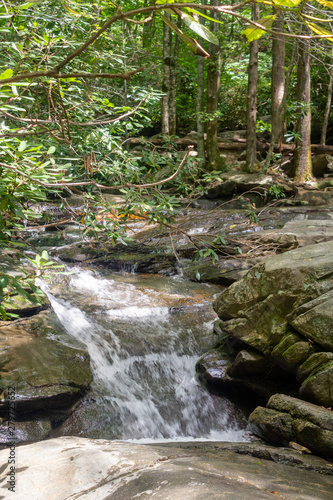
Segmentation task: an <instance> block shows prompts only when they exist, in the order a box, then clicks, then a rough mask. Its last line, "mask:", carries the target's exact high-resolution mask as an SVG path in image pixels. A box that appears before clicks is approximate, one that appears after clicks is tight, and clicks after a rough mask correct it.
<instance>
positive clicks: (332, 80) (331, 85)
mask: <svg viewBox="0 0 333 500" xmlns="http://www.w3.org/2000/svg"><path fill="white" fill-rule="evenodd" d="M332 56H333V51H332ZM332 62H333V57H332V59H331V63H332ZM332 90H333V69H332V67H330V69H329V81H328V89H327V99H326V106H325V112H324V118H323V126H322V129H321V137H320V144H323V145H324V144H326V135H327V127H328V119H329V116H330V111H331V103H332Z"/></svg>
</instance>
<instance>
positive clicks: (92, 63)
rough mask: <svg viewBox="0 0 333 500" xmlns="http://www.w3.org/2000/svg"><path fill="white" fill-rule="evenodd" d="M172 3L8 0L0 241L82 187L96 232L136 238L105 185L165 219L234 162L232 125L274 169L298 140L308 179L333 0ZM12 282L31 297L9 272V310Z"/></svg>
mask: <svg viewBox="0 0 333 500" xmlns="http://www.w3.org/2000/svg"><path fill="white" fill-rule="evenodd" d="M166 3H167V4H168V5H164V4H163V2H162V1H157V2H155V4H153V2H150V1H146V0H139V1H135V2H134V1H133V2H132V1H121V2H118V3H115V2H112V1H109V0H99V1H96V2H85V1H74V0H72V1H70V0H63V1H43V0H35V1H31V2H24V1H20V0H15V1H10V2H9V1H6V0H1V2H0V31H1V41H0V45H1V54H2V57H1V61H0V66H1V67H0V83H1V85H0V102H1V108H0V112H1V121H0V173H1V179H0V210H1V214H0V245H1V246H3V247H5V248H13V249H14V250H15V251H16V250H17V251H18V252H19V251H20V249H21V248H23V247H24V242H23V241H22V237H21V233H20V231H21V230H22V229H23V228H24V227H27V226H31V225H41V224H47V222H48V220H47V218H45V214H43V213H41V212H38V211H36V210H32V206H33V204H34V203H37V202H41V201H43V200H47V199H54V198H61V199H62V203H63V204H66V197H67V196H68V195H70V194H71V193H73V192H74V193H75V192H78V190H79V192H80V193H81V192H83V193H84V194H85V196H86V199H87V204H86V209H85V211H84V213H81V214H78V216H77V219H78V223H79V224H80V225H81V226H82V229H83V231H85V232H86V233H89V234H90V235H95V236H96V235H98V234H100V233H101V232H103V233H106V234H107V236H108V238H111V239H113V240H114V241H119V240H120V241H124V242H126V237H125V236H124V234H123V229H122V227H121V225H119V224H118V222H117V221H116V220H113V219H110V220H109V222H107V223H105V222H102V221H101V220H100V218H98V217H97V216H96V210H94V205H95V206H97V205H98V207H101V206H103V210H105V211H106V212H110V210H112V209H113V207H112V206H110V204H108V203H107V202H106V200H105V199H104V198H103V193H106V192H113V193H114V192H116V193H121V194H122V195H124V196H125V197H126V204H125V205H123V207H122V208H121V209H120V210H121V211H123V213H124V216H125V217H128V216H130V215H133V214H141V215H143V214H144V215H145V216H146V217H148V218H149V220H150V221H152V222H160V223H168V222H169V221H170V217H172V216H173V215H174V214H175V213H176V212H177V207H178V203H179V199H180V198H181V197H189V196H192V197H195V196H201V195H203V194H204V193H205V191H206V190H207V187H208V186H209V185H210V184H211V183H212V182H214V181H216V180H217V179H218V175H219V172H220V171H221V170H225V169H228V168H229V169H230V168H232V166H233V165H232V163H230V162H228V161H227V160H226V158H225V156H224V155H221V154H220V150H219V147H218V139H219V136H220V135H221V134H222V133H223V132H226V131H230V130H231V131H235V130H246V135H245V136H244V138H246V155H245V165H243V169H245V170H246V171H248V172H254V171H262V172H265V171H266V170H267V169H268V168H269V167H270V165H271V164H274V163H276V162H277V161H279V160H281V158H282V153H283V145H284V144H286V143H287V144H289V145H290V144H292V145H294V146H295V148H294V149H293V147H292V148H291V150H292V152H295V162H294V167H293V171H292V172H291V173H290V175H292V176H295V179H296V181H300V182H305V181H308V180H311V177H312V172H311V151H310V145H311V141H312V142H317V143H319V142H320V143H321V144H322V145H323V148H324V145H325V143H326V140H327V144H328V146H327V148H328V150H329V145H330V144H333V134H332V132H333V129H332V114H331V94H332V82H333V78H332V75H333V73H332V71H333V70H332V57H333V52H332V48H331V46H332V44H331V43H332V41H333V37H332V36H331V28H332V26H331V17H330V15H331V12H332V11H331V10H330V9H332V8H333V2H330V1H326V0H316V1H314V2H311V3H310V2H300V1H299V0H278V1H272V2H271V1H266V0H265V1H262V2H258V3H256V4H254V3H253V2H242V3H239V4H234V2H233V1H232V2H227V1H223V2H221V1H218V0H211V1H210V2H209V3H208V5H205V4H204V3H203V2H193V3H191V4H185V3H184V2H180V3H175V2H173V1H169V2H166ZM332 20H333V19H332ZM251 22H252V24H251ZM266 32H267V33H266ZM282 32H284V33H285V36H282V35H281V36H277V35H274V33H282ZM263 35H264V36H263ZM310 80H311V86H310ZM192 131H195V132H196V133H195V134H192V136H191V134H190V132H192ZM157 134H160V135H158V136H157ZM189 134H190V136H189ZM204 134H206V135H204ZM258 134H259V135H258ZM186 137H187V139H184V138H186ZM188 137H192V142H194V144H195V145H196V150H197V152H198V155H197V156H194V155H193V154H192V151H188V152H187V153H186V154H184V152H183V150H184V149H185V148H186V146H187V145H189V144H190V145H192V143H191V139H188ZM258 139H259V140H261V141H262V143H263V144H264V146H263V150H264V161H262V162H261V163H259V162H258V160H257V146H258ZM265 157H266V159H265ZM176 174H178V175H176ZM117 209H118V210H119V207H118V208H117ZM34 264H35V266H36V267H37V269H39V270H40V269H41V268H42V267H43V266H44V267H45V266H46V267H49V266H52V264H50V263H48V257H47V254H44V256H43V257H42V258H41V257H40V256H38V255H37V257H36V259H35V260H34ZM30 285H31V286H32V287H33V286H34V285H33V284H32V282H31V283H30ZM13 289H15V290H16V291H18V292H19V293H21V294H23V295H25V296H26V297H28V298H29V297H30V298H31V296H30V294H29V293H28V292H27V291H26V290H25V289H24V287H22V283H21V282H20V280H17V279H14V278H13V277H11V276H8V275H6V274H4V273H1V274H0V303H2V302H3V304H2V306H1V307H0V313H1V314H2V315H3V317H4V318H6V312H5V300H6V297H7V298H8V296H9V295H10V293H11V292H12V291H13ZM33 290H34V289H33Z"/></svg>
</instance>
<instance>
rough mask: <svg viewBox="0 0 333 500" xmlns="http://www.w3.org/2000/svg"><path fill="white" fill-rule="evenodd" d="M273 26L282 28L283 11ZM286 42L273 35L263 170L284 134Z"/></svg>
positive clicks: (278, 28)
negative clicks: (269, 120)
mask: <svg viewBox="0 0 333 500" xmlns="http://www.w3.org/2000/svg"><path fill="white" fill-rule="evenodd" d="M273 27H274V28H275V29H276V30H277V31H283V29H284V16H283V12H282V11H280V12H279V13H278V16H277V19H276V20H275V22H274V24H273ZM285 49H286V43H285V39H284V37H281V36H276V35H275V36H273V44H272V85H271V93H272V101H271V113H272V131H271V144H270V147H269V149H268V152H267V156H266V161H265V167H264V168H265V170H267V168H268V167H269V164H270V161H271V158H272V153H273V150H274V147H275V146H276V145H279V146H281V144H282V140H283V135H284V115H285V99H284V94H285V58H286V57H285V56H286V50H285Z"/></svg>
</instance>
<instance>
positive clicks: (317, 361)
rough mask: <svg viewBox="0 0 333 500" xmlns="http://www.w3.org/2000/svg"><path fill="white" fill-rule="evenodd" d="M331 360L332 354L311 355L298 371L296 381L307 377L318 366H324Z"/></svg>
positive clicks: (319, 353) (332, 358) (318, 353)
mask: <svg viewBox="0 0 333 500" xmlns="http://www.w3.org/2000/svg"><path fill="white" fill-rule="evenodd" d="M332 360H333V353H332V352H317V353H316V354H312V356H310V357H309V358H308V359H307V360H306V361H305V362H304V363H303V364H302V365H301V366H300V367H299V369H298V371H297V380H299V381H302V380H304V379H305V378H306V377H308V376H309V375H310V374H311V373H312V372H313V371H314V370H316V369H317V368H318V367H319V366H320V365H324V364H326V363H327V362H328V361H332Z"/></svg>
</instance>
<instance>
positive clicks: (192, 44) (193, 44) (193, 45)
mask: <svg viewBox="0 0 333 500" xmlns="http://www.w3.org/2000/svg"><path fill="white" fill-rule="evenodd" d="M160 16H161V17H162V19H163V21H164V22H165V24H167V25H168V26H169V28H171V29H172V31H174V32H175V33H177V35H178V36H179V37H180V38H181V39H182V40H183V42H185V43H186V45H187V46H188V47H189V49H190V50H191V51H192V52H193V53H194V54H195V55H197V56H202V57H205V58H206V57H209V54H208V52H206V51H205V49H203V48H202V47H201V45H200V44H199V43H198V42H197V41H196V40H194V38H190V37H189V36H187V35H185V34H184V33H183V32H182V31H181V30H180V29H179V28H178V26H176V25H175V23H173V22H172V21H171V20H170V19H168V18H167V17H165V16H163V14H160Z"/></svg>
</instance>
